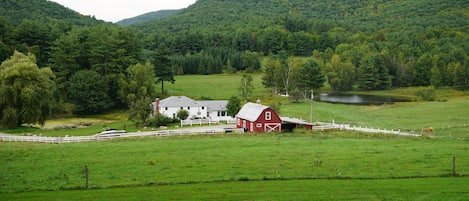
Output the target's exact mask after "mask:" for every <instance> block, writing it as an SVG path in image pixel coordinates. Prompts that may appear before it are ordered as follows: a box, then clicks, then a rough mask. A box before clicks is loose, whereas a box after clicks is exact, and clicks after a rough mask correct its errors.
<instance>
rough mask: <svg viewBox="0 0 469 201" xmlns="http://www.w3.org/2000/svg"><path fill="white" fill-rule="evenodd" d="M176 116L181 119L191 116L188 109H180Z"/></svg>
mask: <svg viewBox="0 0 469 201" xmlns="http://www.w3.org/2000/svg"><path fill="white" fill-rule="evenodd" d="M176 116H177V117H178V118H179V119H181V120H186V119H187V117H189V112H188V111H187V110H179V111H178V113H177V115H176Z"/></svg>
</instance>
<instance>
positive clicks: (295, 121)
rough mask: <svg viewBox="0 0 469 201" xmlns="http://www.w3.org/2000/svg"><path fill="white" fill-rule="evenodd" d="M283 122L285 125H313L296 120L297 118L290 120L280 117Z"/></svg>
mask: <svg viewBox="0 0 469 201" xmlns="http://www.w3.org/2000/svg"><path fill="white" fill-rule="evenodd" d="M280 119H282V121H283V122H286V123H293V124H299V125H310V126H313V125H314V124H313V123H310V122H307V121H305V120H303V119H298V118H290V117H280Z"/></svg>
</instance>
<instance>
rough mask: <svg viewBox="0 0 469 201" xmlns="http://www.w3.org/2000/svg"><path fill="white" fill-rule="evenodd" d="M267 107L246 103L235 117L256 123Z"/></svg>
mask: <svg viewBox="0 0 469 201" xmlns="http://www.w3.org/2000/svg"><path fill="white" fill-rule="evenodd" d="M267 108H269V107H267V106H265V105H261V104H256V103H246V104H244V106H243V107H242V108H241V110H240V111H239V112H238V114H236V117H238V118H241V119H246V120H248V121H251V122H254V121H256V120H257V119H258V118H259V116H260V115H261V114H262V112H263V111H264V110H265V109H267Z"/></svg>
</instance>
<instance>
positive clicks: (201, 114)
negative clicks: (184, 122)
mask: <svg viewBox="0 0 469 201" xmlns="http://www.w3.org/2000/svg"><path fill="white" fill-rule="evenodd" d="M227 104H228V101H227V100H202V101H196V100H192V99H190V98H188V97H186V96H170V97H168V98H165V99H163V100H160V99H158V98H157V99H156V100H155V102H153V103H152V105H153V115H154V114H156V113H158V112H159V113H160V114H162V115H165V116H167V117H170V118H177V113H178V112H179V110H187V111H188V112H189V118H190V119H211V120H213V121H226V120H232V119H233V118H232V117H230V116H228V114H227V112H226V111H227V109H226V105H227Z"/></svg>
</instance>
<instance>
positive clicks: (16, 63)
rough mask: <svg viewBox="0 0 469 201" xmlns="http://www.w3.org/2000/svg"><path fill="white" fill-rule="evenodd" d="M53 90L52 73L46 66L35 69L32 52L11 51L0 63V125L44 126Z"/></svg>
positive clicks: (52, 98) (52, 97)
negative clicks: (26, 124)
mask: <svg viewBox="0 0 469 201" xmlns="http://www.w3.org/2000/svg"><path fill="white" fill-rule="evenodd" d="M54 89H55V83H54V74H53V73H52V71H51V70H50V69H49V68H39V67H38V66H37V64H36V58H35V56H34V55H32V54H28V55H25V54H23V53H20V52H15V53H14V54H13V56H12V57H11V58H10V59H8V60H6V61H4V62H3V63H2V64H1V65H0V112H1V116H0V124H1V126H2V127H6V128H15V127H18V126H21V125H22V124H24V123H39V124H41V125H44V123H45V121H46V118H47V116H48V115H49V110H50V108H51V106H52V103H53V101H54V96H53V93H54Z"/></svg>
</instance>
